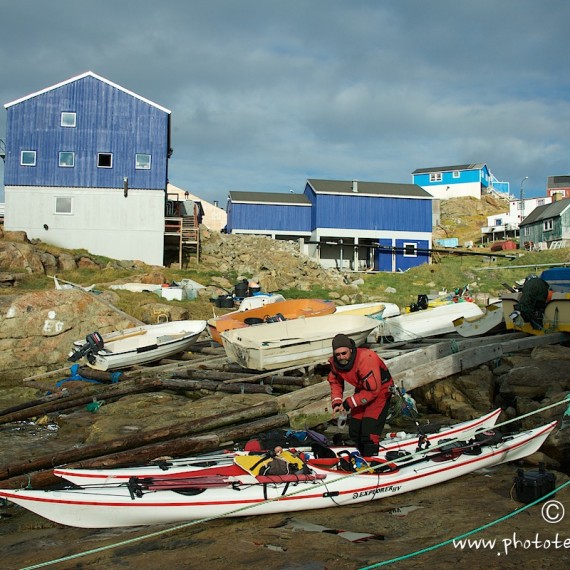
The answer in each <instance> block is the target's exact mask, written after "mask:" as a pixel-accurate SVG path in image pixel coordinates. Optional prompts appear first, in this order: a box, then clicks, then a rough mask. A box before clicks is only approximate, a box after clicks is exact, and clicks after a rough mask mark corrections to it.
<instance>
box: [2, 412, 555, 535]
mask: <svg viewBox="0 0 570 570" xmlns="http://www.w3.org/2000/svg"><path fill="white" fill-rule="evenodd" d="M556 424H557V422H552V423H551V424H548V425H546V426H542V427H540V428H536V429H534V430H528V431H525V432H522V433H519V434H517V435H515V436H512V437H511V438H509V439H505V440H503V441H502V442H500V443H497V444H494V445H487V446H485V447H482V448H481V453H480V454H479V455H468V454H466V453H463V454H460V455H458V456H457V455H456V456H454V457H451V458H449V459H446V458H442V456H441V454H436V456H437V457H438V459H437V460H436V459H435V458H434V459H430V458H427V457H425V458H422V460H421V462H416V461H413V462H411V463H410V465H408V466H406V465H405V464H401V465H400V466H399V468H398V469H396V470H395V471H388V472H380V471H376V472H374V473H364V472H357V473H349V474H346V473H342V472H340V471H335V470H332V469H324V468H321V467H317V466H316V465H312V466H311V467H312V470H313V472H314V475H315V476H316V477H320V478H322V479H320V480H319V479H315V480H310V481H309V480H302V478H300V479H301V480H299V481H298V482H296V483H295V484H294V485H291V484H290V483H285V482H283V483H277V482H275V483H273V482H272V483H269V484H267V483H263V484H262V483H256V484H252V483H251V481H250V480H249V479H247V477H251V476H248V475H245V476H244V478H243V480H242V481H241V482H240V478H239V477H237V478H236V481H234V482H227V483H220V484H221V485H222V484H223V486H219V487H217V486H212V487H208V486H207V485H204V486H203V487H199V486H198V487H192V486H191V484H190V483H188V487H186V490H183V489H182V488H179V489H178V490H166V489H163V490H153V491H146V492H142V493H141V494H140V496H139V495H138V494H132V493H131V491H129V489H128V488H127V486H125V485H118V486H115V485H104V486H101V487H94V488H74V489H67V490H59V491H41V490H40V491H37V490H30V489H18V490H8V489H2V490H0V496H1V497H4V498H6V499H8V500H10V501H12V502H14V503H16V504H18V505H21V506H22V507H24V508H26V509H28V510H30V511H32V512H34V513H37V514H38V515H40V516H42V517H45V518H47V519H49V520H52V521H54V522H56V523H59V524H64V525H69V526H75V527H83V528H112V527H125V526H139V525H155V524H170V523H182V522H188V521H193V520H203V521H207V520H211V519H213V518H220V517H240V516H251V515H265V514H274V513H288V512H298V511H302V510H308V509H321V508H327V507H334V506H337V507H338V506H343V505H354V504H358V503H363V502H368V501H372V500H377V499H380V498H384V497H389V496H393V495H399V494H402V493H407V492H410V491H415V490H417V489H421V488H424V487H428V486H430V485H435V484H438V483H442V482H445V481H448V480H450V479H454V478H457V477H460V476H462V475H466V474H468V473H472V472H473V471H475V470H476V469H481V468H485V467H491V466H493V465H498V464H501V463H505V462H508V461H515V460H518V459H522V458H524V457H526V456H527V455H529V454H531V453H534V452H535V451H537V450H538V449H539V448H540V446H541V445H542V443H543V442H544V441H545V439H546V438H547V437H548V435H549V434H550V433H551V432H552V430H553V429H554V428H555V426H556Z"/></svg>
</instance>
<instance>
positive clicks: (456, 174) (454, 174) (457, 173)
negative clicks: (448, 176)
mask: <svg viewBox="0 0 570 570" xmlns="http://www.w3.org/2000/svg"><path fill="white" fill-rule="evenodd" d="M459 176H460V174H459V170H454V171H453V178H459Z"/></svg>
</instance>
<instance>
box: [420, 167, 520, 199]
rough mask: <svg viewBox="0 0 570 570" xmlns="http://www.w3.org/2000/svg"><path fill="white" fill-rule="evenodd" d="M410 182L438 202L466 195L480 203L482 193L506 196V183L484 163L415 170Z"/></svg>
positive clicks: (507, 185)
mask: <svg viewBox="0 0 570 570" xmlns="http://www.w3.org/2000/svg"><path fill="white" fill-rule="evenodd" d="M412 180H413V183H414V184H417V185H418V186H421V187H422V188H423V189H424V190H426V191H427V192H429V193H430V194H431V195H432V196H433V197H434V198H437V199H439V200H447V199H449V198H465V197H466V196H472V197H473V198H477V199H478V200H480V199H481V196H483V195H485V194H496V195H498V196H500V197H503V198H505V197H508V196H509V183H508V182H500V181H499V180H497V178H495V176H494V175H493V173H492V172H491V171H490V170H489V167H488V166H487V165H486V164H484V163H479V164H458V165H455V166H437V167H430V168H418V169H416V170H414V171H413V172H412Z"/></svg>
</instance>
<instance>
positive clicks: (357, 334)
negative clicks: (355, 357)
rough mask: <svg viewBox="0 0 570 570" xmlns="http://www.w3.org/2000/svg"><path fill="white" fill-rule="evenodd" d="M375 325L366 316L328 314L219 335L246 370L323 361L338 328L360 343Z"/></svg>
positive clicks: (373, 321)
mask: <svg viewBox="0 0 570 570" xmlns="http://www.w3.org/2000/svg"><path fill="white" fill-rule="evenodd" d="M377 326H378V321H377V320H376V319H372V318H369V317H362V316H358V315H342V314H340V315H336V314H332V315H327V316H321V317H311V318H309V319H305V318H298V319H293V320H290V321H282V322H278V323H268V324H261V325H257V326H253V327H246V328H243V329H235V330H227V331H225V332H223V333H222V335H221V336H222V342H223V345H224V349H225V351H226V355H227V356H228V358H229V359H230V360H231V361H232V362H236V363H238V364H239V365H240V366H242V367H243V368H247V369H250V370H278V369H280V368H287V367H291V366H303V365H306V364H315V363H318V362H323V361H325V360H326V359H327V358H328V357H330V356H331V353H332V348H331V343H332V339H333V337H334V336H335V335H336V334H337V333H339V332H342V333H344V334H346V335H347V336H349V337H350V338H352V339H353V340H354V342H355V343H356V345H357V346H360V345H361V344H364V342H366V339H367V337H368V335H369V334H370V333H371V332H372V331H373V330H375V329H376V327H377Z"/></svg>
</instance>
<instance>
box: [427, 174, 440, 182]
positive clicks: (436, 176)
mask: <svg viewBox="0 0 570 570" xmlns="http://www.w3.org/2000/svg"><path fill="white" fill-rule="evenodd" d="M441 179H442V175H441V172H432V173H431V174H430V175H429V181H430V182H441Z"/></svg>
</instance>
